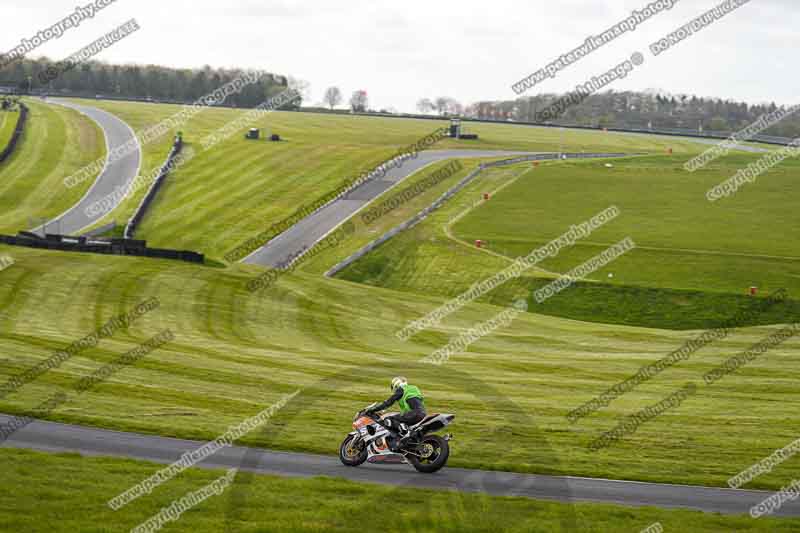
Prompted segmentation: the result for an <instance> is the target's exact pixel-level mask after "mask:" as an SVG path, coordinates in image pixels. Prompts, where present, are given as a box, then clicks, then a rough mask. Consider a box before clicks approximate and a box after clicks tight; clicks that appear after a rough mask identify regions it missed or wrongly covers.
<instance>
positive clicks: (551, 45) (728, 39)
mask: <svg viewBox="0 0 800 533" xmlns="http://www.w3.org/2000/svg"><path fill="white" fill-rule="evenodd" d="M89 1H90V0H77V1H76V0H2V6H1V7H0V13H2V18H3V25H2V27H3V31H2V34H0V49H2V50H3V51H6V50H8V49H10V48H12V47H13V46H16V45H18V44H19V42H20V40H21V39H22V38H30V37H31V36H32V35H34V34H36V33H37V32H38V31H39V30H41V29H44V28H45V27H48V26H50V25H52V24H53V23H55V22H57V21H58V20H60V19H61V18H63V17H65V16H67V15H68V14H70V13H72V12H73V11H74V10H75V6H76V5H77V4H79V3H80V4H81V5H85V4H86V3H87V2H89ZM651 1H652V0H591V1H590V0H546V1H545V0H516V1H511V0H491V1H486V0H481V1H476V0H438V1H430V0H425V1H423V0H401V1H394V2H388V1H381V0H373V1H367V0H351V1H347V0H345V1H341V2H332V1H330V0H303V1H297V0H294V1H290V0H225V1H211V0H158V1H156V0H117V1H116V3H114V4H113V5H111V6H109V7H107V8H106V9H104V10H103V11H101V12H99V13H98V14H97V15H96V16H95V18H94V19H92V20H87V21H85V22H83V23H82V24H81V26H80V27H79V28H77V29H73V30H69V31H68V32H67V33H65V34H64V36H63V37H61V38H60V39H57V40H54V41H51V42H48V43H47V44H45V45H43V46H42V47H41V48H40V49H39V50H37V51H36V52H34V53H32V54H31V56H32V57H36V56H38V55H40V54H45V55H48V56H50V57H53V58H59V59H61V58H64V57H66V56H68V55H69V54H71V53H73V52H75V51H76V50H78V49H80V48H81V47H83V46H85V45H87V44H89V43H90V42H92V41H93V40H94V39H96V38H98V37H100V36H101V35H103V34H104V33H106V32H108V31H109V30H111V29H113V28H115V27H116V26H118V25H119V24H121V23H123V22H125V21H127V20H128V19H130V18H135V19H136V20H137V21H138V23H139V25H140V26H141V28H142V29H141V30H140V31H139V32H137V33H135V34H133V35H131V36H130V37H128V38H127V39H125V40H123V41H122V42H120V43H118V44H116V45H114V46H113V47H112V48H110V49H108V50H105V51H104V52H102V54H101V55H100V56H99V57H98V59H103V60H107V61H110V62H120V63H126V62H135V63H142V64H146V63H154V64H161V65H169V66H177V67H201V66H203V65H206V64H209V65H211V66H214V67H244V68H260V69H265V70H268V71H270V72H277V73H282V74H288V75H291V76H295V77H298V78H302V79H305V80H307V81H308V82H309V83H310V84H311V94H312V98H311V102H310V103H316V102H319V101H321V98H322V93H323V92H324V90H325V88H326V87H329V86H331V85H336V86H338V87H340V88H341V89H342V90H343V91H344V92H345V94H346V95H349V94H350V93H351V92H352V91H354V90H356V89H365V90H367V91H368V93H369V98H370V103H371V106H372V107H374V108H382V107H393V108H395V109H397V110H400V111H414V108H415V103H416V101H417V100H418V99H419V98H421V97H423V96H427V97H430V98H434V97H436V96H442V95H445V96H451V97H453V98H456V99H457V100H459V101H461V102H462V103H465V104H467V103H472V102H475V101H478V100H490V99H491V100H497V99H510V98H514V97H515V93H514V92H513V91H512V89H511V86H512V84H514V83H515V82H517V81H519V80H520V79H521V78H523V77H525V76H527V75H529V74H531V73H532V72H534V71H536V70H538V69H539V68H542V67H544V66H545V65H546V64H547V63H549V62H550V61H552V60H553V59H556V58H557V57H558V56H560V55H561V54H564V53H566V52H567V51H569V50H571V49H573V48H575V47H576V46H578V45H580V44H582V43H583V42H584V40H585V39H586V38H587V37H588V36H590V35H596V34H599V33H601V32H602V31H603V30H605V29H607V28H608V27H610V26H612V25H613V24H616V23H618V22H620V21H622V20H623V19H624V18H626V17H627V16H629V15H630V13H631V11H632V10H634V9H641V8H643V7H644V6H646V5H648V4H649V3H650V2H651ZM720 1H721V0H680V1H677V2H676V4H675V6H674V7H673V8H672V9H671V10H669V11H666V12H664V13H662V14H659V15H656V16H655V17H653V18H652V19H650V20H649V21H647V22H644V23H642V24H641V25H640V26H639V27H638V28H637V29H636V31H634V32H630V33H627V34H625V35H623V36H621V37H619V38H618V39H617V40H615V41H614V42H612V43H611V44H608V45H606V46H605V47H603V48H602V49H600V50H598V51H596V52H594V53H592V54H591V55H589V56H588V57H586V58H584V59H582V60H581V61H579V62H578V63H576V64H574V65H572V66H570V67H569V68H568V69H567V70H565V71H562V72H561V73H559V75H558V76H557V77H556V78H554V79H550V80H547V81H545V82H543V83H542V84H540V85H539V86H537V88H535V89H533V92H534V93H535V92H563V91H567V90H571V89H573V88H574V86H575V85H576V84H578V83H583V82H585V81H587V80H588V79H589V78H590V77H591V76H593V75H598V74H600V73H601V72H604V71H606V70H608V69H609V68H611V67H613V66H614V65H616V64H618V63H620V62H621V61H623V60H624V59H626V58H628V57H630V56H631V54H632V53H634V52H637V51H640V52H642V53H643V54H645V63H644V65H643V66H641V67H639V68H637V69H636V70H635V71H634V72H633V73H631V75H630V76H629V77H628V78H627V79H625V80H618V81H617V82H615V83H614V84H613V86H612V87H611V88H613V89H615V90H644V89H662V90H665V91H668V92H673V93H684V92H685V93H690V94H697V95H699V96H718V97H723V98H732V99H737V100H746V101H748V102H751V103H759V102H766V101H775V102H777V103H779V104H793V103H797V101H798V100H799V99H798V98H797V97H796V95H795V93H796V88H797V79H798V70H797V59H796V58H797V53H798V52H797V51H798V50H800V46H798V45H800V31H797V28H800V16H799V15H800V0H751V1H750V3H749V4H746V5H744V6H742V7H740V8H739V9H737V10H735V11H733V12H732V13H730V14H729V15H727V16H726V17H725V18H723V19H722V20H719V21H717V22H715V23H714V24H713V25H711V26H710V27H708V28H705V29H704V30H702V31H701V32H700V33H698V34H696V35H694V36H691V37H689V38H688V39H687V40H686V41H684V42H682V43H681V44H679V45H677V46H676V47H674V48H672V49H670V50H669V51H667V52H664V53H663V54H661V55H659V56H658V57H654V56H653V55H652V54H651V53H650V52H649V51H648V46H649V45H650V44H651V43H652V42H653V41H655V40H657V39H660V38H661V37H664V36H665V35H666V34H667V33H669V32H671V31H674V30H675V29H677V28H678V27H680V26H681V25H683V24H685V23H687V22H689V21H690V20H691V19H692V18H694V17H696V16H698V15H700V14H702V13H703V12H705V11H706V10H708V9H710V8H712V7H714V6H715V5H717V4H718V3H719V2H720Z"/></svg>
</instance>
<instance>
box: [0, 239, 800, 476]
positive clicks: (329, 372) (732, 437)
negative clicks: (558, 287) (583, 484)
mask: <svg viewBox="0 0 800 533" xmlns="http://www.w3.org/2000/svg"><path fill="white" fill-rule="evenodd" d="M0 252H2V253H4V254H8V255H11V256H12V257H13V258H14V259H15V260H16V264H14V265H13V266H12V267H10V268H8V269H6V270H4V271H2V272H0V279H2V285H0V306H1V307H0V313H2V314H0V316H1V317H2V320H0V347H2V350H0V376H4V377H10V376H13V375H17V374H19V373H21V372H22V371H24V370H25V369H27V368H29V367H31V366H33V365H34V364H35V363H36V362H37V361H40V360H42V359H43V358H45V357H47V356H48V355H49V354H50V353H52V351H53V350H56V349H58V348H59V347H63V346H66V345H67V344H69V343H70V342H72V341H74V340H77V339H79V338H81V337H83V336H85V335H87V334H89V333H91V332H92V331H93V330H94V329H95V328H96V327H99V326H100V325H102V324H103V323H105V321H107V320H108V319H109V318H110V317H111V316H114V315H116V314H118V313H120V312H122V311H124V310H126V309H129V308H131V307H132V306H133V305H135V304H136V303H138V302H140V301H142V300H144V299H146V298H148V297H150V296H158V297H159V298H160V299H161V302H162V306H161V308H160V309H159V310H157V311H154V312H153V313H151V314H150V315H148V316H146V317H144V318H142V319H141V320H140V321H139V322H137V323H136V324H135V325H134V326H132V328H131V329H130V331H129V332H128V333H127V334H125V333H119V334H117V335H116V336H115V337H114V338H112V339H108V340H104V341H102V342H101V344H100V345H99V346H98V347H97V348H95V349H91V350H88V351H86V352H84V353H82V354H80V355H78V356H76V357H74V358H73V359H71V360H69V361H68V362H67V363H65V364H64V365H63V366H62V367H60V368H59V369H57V370H54V371H51V372H48V373H47V374H45V375H43V376H42V377H41V378H39V379H38V380H36V381H35V382H33V383H30V384H29V385H26V386H25V387H24V388H23V389H21V390H20V391H19V392H17V393H15V394H12V395H10V396H8V397H7V398H5V399H4V400H3V401H0V412H11V413H23V412H27V411H29V410H30V409H33V408H34V407H35V406H36V405H39V403H41V402H42V401H43V400H44V399H46V398H47V397H48V395H50V394H51V393H53V392H55V391H57V390H66V391H68V390H69V388H70V387H71V386H73V385H74V383H75V382H76V381H77V380H78V379H79V378H80V377H81V376H83V375H86V374H88V373H90V372H91V371H92V370H93V369H95V368H97V367H99V366H100V365H102V364H104V363H106V362H108V361H110V360H111V359H113V358H114V357H116V356H118V355H119V354H122V353H123V352H125V351H127V350H129V349H131V348H133V347H134V346H135V345H136V344H138V343H139V342H142V341H144V340H146V339H148V338H150V337H151V336H153V335H155V334H157V333H159V332H160V331H162V330H163V329H165V328H169V329H171V330H172V331H173V333H174V334H175V336H176V340H175V341H174V342H173V343H171V344H170V345H169V346H167V347H164V348H163V349H160V350H159V351H157V352H155V353H153V354H151V355H150V356H148V357H147V358H146V359H144V360H143V361H141V362H140V363H139V364H137V365H136V366H135V367H133V368H128V369H125V370H124V371H122V372H120V373H119V374H118V375H116V376H114V378H112V379H111V380H110V381H109V382H107V383H104V384H102V385H101V386H99V387H98V388H97V389H96V390H94V391H92V392H88V393H85V394H83V395H80V396H75V395H71V397H70V401H69V402H68V403H67V404H65V405H63V406H61V407H60V408H59V409H57V410H56V411H55V412H53V413H51V414H49V415H48V416H47V418H49V419H53V420H58V421H64V422H74V423H79V424H87V425H93V426H101V427H107V428H113V429H121V430H132V431H142V432H147V433H156V434H162V435H170V436H178V437H189V438H198V439H205V438H212V437H215V436H216V435H217V434H219V433H220V432H221V430H222V429H224V428H225V427H227V426H228V425H230V424H233V423H238V422H239V421H241V420H242V419H244V418H246V417H248V416H252V415H254V414H255V413H257V412H258V411H260V410H262V409H263V408H265V407H266V406H269V405H271V404H272V403H274V402H275V401H277V400H278V398H280V397H281V396H283V395H285V394H287V393H290V392H293V391H295V390H296V389H298V388H301V389H302V391H303V392H302V394H301V396H299V397H298V399H297V402H296V404H294V405H291V406H287V408H286V409H287V411H286V412H287V415H291V417H292V419H291V421H287V422H286V423H285V425H283V426H281V429H283V430H284V431H281V432H279V433H278V434H274V435H268V436H259V435H251V436H249V437H247V438H246V439H244V443H245V444H253V445H260V446H266V447H274V448H280V449H288V450H305V451H312V452H320V453H327V454H331V453H335V450H336V446H337V444H338V442H339V440H340V438H341V436H342V435H343V434H344V433H345V432H346V431H347V430H348V429H349V427H350V421H351V417H352V414H353V413H354V412H355V411H356V410H358V409H359V408H360V407H363V406H364V405H366V404H368V403H370V402H372V401H375V400H377V399H380V398H382V397H383V396H384V395H386V394H387V392H386V391H387V385H386V383H387V382H388V380H389V378H390V377H391V376H392V375H395V374H398V373H402V374H408V375H409V377H410V378H411V379H413V380H414V381H416V382H418V383H419V384H420V386H421V387H422V388H423V390H425V391H426V395H427V397H428V398H429V400H428V401H429V404H430V406H431V409H435V410H441V411H447V412H454V413H456V414H457V416H458V419H457V423H456V425H455V427H454V428H453V429H454V432H455V433H456V435H457V439H458V440H457V441H456V442H455V444H454V446H455V447H456V448H455V452H454V454H453V458H452V464H453V465H454V466H456V465H457V466H466V467H482V468H497V469H506V470H519V471H526V472H541V473H560V474H574V475H585V476H600V477H606V478H623V479H641V480H651V481H665V482H678V483H695V484H714V485H722V484H724V483H725V481H726V480H727V479H728V477H730V476H732V475H734V474H736V473H738V471H739V470H740V469H743V468H745V467H747V466H749V465H750V464H751V463H752V462H753V461H755V460H758V459H760V458H762V457H764V456H766V455H768V454H769V453H771V451H772V450H774V449H777V448H779V447H782V446H785V445H786V444H788V443H789V442H791V441H792V440H794V439H795V438H797V437H796V435H795V432H794V429H793V426H791V425H786V424H785V420H786V414H785V413H786V412H792V411H793V410H794V409H796V407H797V406H798V399H797V395H796V393H795V388H794V386H793V385H792V384H793V383H794V382H795V381H796V380H797V379H798V378H800V370H799V369H800V367H798V356H799V355H800V350H798V348H799V347H800V340H797V339H794V340H790V341H788V342H787V343H786V344H784V345H782V346H781V347H779V348H777V349H775V350H774V351H770V352H769V353H768V354H767V355H765V356H764V357H763V358H761V359H759V360H758V361H755V362H753V363H751V364H750V365H748V366H747V367H746V368H744V369H742V370H740V371H739V372H738V373H737V374H736V375H733V376H730V377H728V378H726V379H725V380H724V381H722V382H720V383H718V384H717V385H715V386H714V387H713V388H708V389H707V390H705V389H703V391H702V394H700V395H699V396H698V397H697V398H694V399H693V400H692V401H688V402H686V403H685V404H684V405H683V406H682V407H681V408H680V409H678V410H675V411H674V412H670V413H667V414H665V415H664V416H662V417H660V418H658V419H657V420H655V421H653V422H651V423H648V424H646V425H645V426H643V427H642V428H640V429H639V431H638V432H637V433H636V434H635V435H633V436H631V437H628V438H626V439H625V440H624V441H622V442H620V443H619V444H617V445H616V446H614V447H611V448H609V449H607V450H604V451H600V452H597V453H593V452H590V451H588V449H587V446H588V444H589V443H590V442H591V441H592V440H593V439H594V438H596V437H598V436H599V435H600V434H601V433H602V432H603V431H606V430H609V429H611V428H613V427H614V426H615V425H616V424H617V422H618V421H619V420H620V419H621V418H622V417H623V416H625V415H627V414H631V413H633V412H635V411H636V410H638V409H639V408H641V407H642V406H644V405H650V404H653V403H656V402H657V401H659V400H660V399H661V398H663V397H665V396H667V395H668V394H670V393H671V392H673V391H674V390H675V389H677V388H680V387H681V386H683V384H684V383H685V382H686V381H688V380H700V379H701V376H702V374H703V373H704V372H706V371H708V370H710V369H711V368H712V367H713V366H715V365H717V364H719V363H720V362H721V361H722V360H723V359H724V358H727V357H728V356H730V355H731V354H733V353H735V352H736V351H738V350H742V349H745V348H747V347H749V346H750V345H751V344H753V343H754V342H756V341H758V340H760V339H761V338H763V337H765V336H766V335H767V334H768V333H769V332H770V331H772V330H773V329H774V328H753V329H745V330H742V331H738V332H736V333H734V334H733V335H732V336H731V337H730V339H728V340H726V341H721V342H719V343H717V344H714V345H712V346H709V347H707V348H705V349H703V350H701V351H700V352H698V353H697V354H696V355H694V356H693V357H692V358H691V359H690V360H689V361H687V362H685V363H681V364H680V365H678V366H677V367H675V368H673V369H670V370H668V371H666V372H664V373H663V374H662V375H660V376H659V377H657V378H655V379H653V380H652V381H651V382H649V383H646V384H644V385H642V386H641V387H639V388H638V389H636V390H634V391H633V392H631V393H629V394H627V395H625V396H623V397H622V398H620V399H619V400H617V401H616V402H614V403H612V404H611V406H610V407H608V408H606V409H604V410H602V411H600V412H599V413H597V414H595V415H593V416H591V417H589V418H587V419H585V420H583V421H582V422H581V423H579V424H578V425H575V426H573V425H570V424H569V423H568V422H567V420H566V419H565V415H566V414H567V413H568V412H569V411H570V410H571V409H573V408H575V407H578V406H579V405H580V404H581V403H583V402H584V401H587V400H589V399H591V398H592V397H593V396H594V395H596V394H599V393H600V392H602V391H603V390H605V389H606V388H607V387H609V386H611V385H613V384H614V383H616V382H617V381H620V380H622V379H624V378H626V377H628V376H631V375H633V374H635V373H636V372H637V370H638V369H639V367H640V366H642V365H644V364H646V363H648V362H651V361H654V360H656V359H658V358H661V357H663V356H665V355H666V354H668V353H669V352H671V351H673V350H675V349H677V348H678V347H680V345H681V344H682V342H683V341H684V340H686V339H688V338H692V337H693V336H694V335H693V334H692V333H682V332H670V331H664V330H652V329H642V328H628V327H621V326H613V325H600V324H591V323H585V322H574V321H570V320H564V319H558V318H551V317H546V316H542V315H533V314H530V315H526V316H523V317H520V318H518V319H517V320H516V321H515V322H514V323H513V324H512V325H511V326H509V327H508V328H504V329H502V330H500V331H498V332H496V333H495V334H494V335H492V336H490V337H487V338H485V339H483V340H481V341H479V342H478V343H476V344H475V345H473V346H472V347H471V348H470V350H469V352H468V353H465V354H463V355H457V356H454V357H453V358H452V360H451V361H450V362H449V363H448V364H447V365H446V366H445V367H442V368H435V367H431V366H429V365H423V364H420V363H418V361H419V360H420V359H421V358H422V357H424V356H426V355H428V354H430V353H431V352H432V351H433V350H435V349H436V348H438V347H441V346H443V345H444V344H446V343H447V340H448V338H449V337H450V336H453V335H456V334H458V332H459V331H461V330H462V329H463V328H467V327H470V326H472V325H474V324H476V323H478V322H480V321H483V320H486V319H488V318H490V317H492V316H494V315H495V314H496V313H497V312H498V311H499V308H497V307H495V306H491V305H486V304H480V305H479V304H476V305H471V306H469V307H468V308H466V309H465V310H462V311H461V312H459V313H458V315H457V316H455V317H453V318H450V319H448V320H447V321H446V322H445V324H444V325H442V326H440V327H438V328H436V329H435V330H434V331H427V332H424V333H422V334H420V335H418V336H417V337H415V338H414V339H413V340H412V341H411V342H407V343H406V342H402V341H400V340H398V339H396V338H395V337H394V335H393V334H394V332H395V331H397V330H398V329H399V328H400V327H401V326H402V325H403V324H405V323H406V322H407V321H409V320H411V319H413V318H417V317H419V316H422V315H423V314H425V313H427V312H429V311H430V310H432V309H433V308H434V307H435V306H438V305H439V304H441V303H442V301H443V300H442V299H441V298H437V297H435V296H431V295H425V296H417V295H411V294H407V293H404V292H398V291H392V290H386V289H381V288H371V287H367V286H364V285H359V284H353V283H349V282H344V281H335V280H325V279H324V278H321V277H319V276H318V275H316V274H309V273H302V272H298V273H296V274H289V275H287V276H285V277H284V278H282V279H281V280H279V282H278V283H277V285H276V286H274V287H272V288H270V289H268V290H265V291H263V292H262V293H259V294H257V295H251V294H250V293H248V292H247V291H246V290H245V289H244V285H245V283H246V281H248V280H249V279H252V277H253V276H254V275H256V274H257V273H258V272H260V271H261V269H259V268H257V267H251V266H238V267H234V268H229V269H218V268H209V267H201V266H193V265H188V264H181V263H173V262H168V261H157V260H147V259H138V258H130V257H108V256H97V255H81V254H69V253H54V252H46V251H35V250H28V249H24V248H11V247H3V248H2V249H1V250H0ZM470 376H477V377H476V378H471V377H470ZM776 405H780V406H781V408H780V409H776V408H775V406H776ZM745 406H746V408H745ZM523 415H524V416H525V417H528V418H529V420H528V421H526V422H524V423H522V424H519V423H517V422H515V419H518V418H519V417H520V416H523ZM301 428H302V430H300V429H301ZM734 428H735V429H734ZM532 442H535V443H536V444H535V445H533V446H532V445H531V443H532ZM792 477H800V466H798V464H797V463H795V462H787V463H786V464H784V465H782V466H781V467H780V468H778V469H776V470H775V471H774V472H773V473H772V474H771V475H769V476H764V477H763V478H759V479H758V480H757V482H756V486H764V487H776V486H779V485H780V484H781V482H782V481H785V480H787V479H791V478H792Z"/></svg>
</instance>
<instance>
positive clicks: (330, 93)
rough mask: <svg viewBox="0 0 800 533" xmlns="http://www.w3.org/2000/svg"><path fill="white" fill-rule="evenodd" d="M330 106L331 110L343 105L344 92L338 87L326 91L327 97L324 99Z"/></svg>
mask: <svg viewBox="0 0 800 533" xmlns="http://www.w3.org/2000/svg"><path fill="white" fill-rule="evenodd" d="M323 100H324V101H325V103H326V104H328V106H330V108H331V109H333V108H334V107H336V106H337V105H339V104H341V103H342V91H341V89H339V88H338V87H328V90H327V91H325V96H324V97H323Z"/></svg>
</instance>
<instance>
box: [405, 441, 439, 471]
mask: <svg viewBox="0 0 800 533" xmlns="http://www.w3.org/2000/svg"><path fill="white" fill-rule="evenodd" d="M416 449H417V450H419V451H420V452H423V454H426V455H427V454H429V455H427V456H424V457H417V456H416V455H411V454H408V455H407V456H406V459H408V461H409V462H410V463H411V466H413V467H414V468H416V469H417V472H422V473H423V474H433V473H434V472H437V471H439V470H441V469H442V468H444V465H446V464H447V458H448V457H450V444H449V443H448V442H447V441H446V440H445V439H443V438H442V437H440V436H439V435H426V436H425V437H423V438H422V441H421V442H420V444H419V445H418V446H416ZM415 451H416V450H415Z"/></svg>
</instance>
